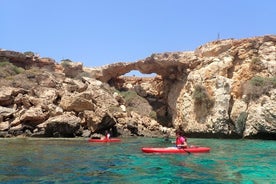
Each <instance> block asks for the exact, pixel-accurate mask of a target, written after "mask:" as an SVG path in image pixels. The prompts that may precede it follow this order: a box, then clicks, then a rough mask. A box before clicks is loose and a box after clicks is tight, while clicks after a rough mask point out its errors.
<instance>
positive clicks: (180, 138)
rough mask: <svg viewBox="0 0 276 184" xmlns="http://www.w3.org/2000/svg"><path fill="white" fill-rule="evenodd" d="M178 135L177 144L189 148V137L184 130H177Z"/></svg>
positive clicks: (179, 146)
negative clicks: (183, 132)
mask: <svg viewBox="0 0 276 184" xmlns="http://www.w3.org/2000/svg"><path fill="white" fill-rule="evenodd" d="M175 135H176V139H175V145H176V147H177V148H187V147H188V144H187V139H186V137H184V136H183V134H182V131H181V130H177V131H176V132H175Z"/></svg>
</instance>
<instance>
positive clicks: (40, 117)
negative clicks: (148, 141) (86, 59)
mask: <svg viewBox="0 0 276 184" xmlns="http://www.w3.org/2000/svg"><path fill="white" fill-rule="evenodd" d="M0 58H2V60H1V62H2V65H1V67H2V69H3V68H4V70H2V71H3V72H2V74H1V75H0V82H1V91H0V132H2V136H10V135H21V134H24V135H27V136H34V135H36V136H38V135H44V136H90V135H91V134H94V133H102V132H103V131H104V130H106V129H110V131H112V132H113V134H114V135H138V136H162V135H165V134H170V135H173V130H174V129H175V128H179V127H180V128H182V129H183V130H184V131H185V132H186V134H187V135H188V136H190V137H192V136H193V137H228V138H242V137H244V138H263V139H274V140H275V139H276V36H275V35H267V36H260V37H253V38H246V39H240V40H235V39H226V40H216V41H213V42H210V43H206V44H204V45H202V46H200V47H198V48H197V49H196V50H195V51H189V52H170V53H160V54H152V55H151V56H150V57H148V58H145V59H143V60H139V61H136V62H130V63H114V64H110V65H106V66H102V67H97V68H86V67H83V66H82V64H81V63H75V62H71V61H70V60H66V61H63V62H62V63H61V64H57V63H55V61H53V60H51V59H49V58H46V59H45V58H39V56H35V55H31V56H30V55H28V54H26V53H25V54H23V53H18V52H14V51H5V50H1V51H0ZM7 61H8V62H10V63H12V64H13V65H14V66H16V67H20V68H23V70H24V71H18V69H17V68H12V70H11V69H10V70H8V69H7ZM1 62H0V64H1ZM15 69H16V70H15ZM132 70H139V71H140V72H141V73H144V74H150V73H155V74H157V76H156V77H152V78H143V77H126V76H123V75H124V74H126V73H128V72H130V71H132ZM19 79H20V80H22V81H24V82H20V81H19Z"/></svg>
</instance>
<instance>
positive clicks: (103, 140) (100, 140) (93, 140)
mask: <svg viewBox="0 0 276 184" xmlns="http://www.w3.org/2000/svg"><path fill="white" fill-rule="evenodd" d="M88 141H89V142H121V139H118V138H110V139H89V140H88Z"/></svg>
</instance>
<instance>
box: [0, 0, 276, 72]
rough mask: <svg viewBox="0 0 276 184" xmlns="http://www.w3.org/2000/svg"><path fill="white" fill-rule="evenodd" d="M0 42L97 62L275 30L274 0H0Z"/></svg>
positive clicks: (2, 45)
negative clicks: (218, 38)
mask: <svg viewBox="0 0 276 184" xmlns="http://www.w3.org/2000/svg"><path fill="white" fill-rule="evenodd" d="M0 3H1V11H0V24H1V29H0V48H2V49H7V50H14V51H19V52H25V51H33V52H35V53H38V54H40V56H41V57H50V58H53V59H55V60H56V62H60V60H62V59H71V60H72V61H75V62H82V63H83V64H84V66H87V67H96V66H102V65H106V64H111V63H115V62H134V61H137V60H139V59H143V58H146V57H148V56H150V55H151V54H152V53H162V52H171V51H188V50H194V49H196V48H197V47H199V46H200V45H202V44H204V43H206V42H209V41H213V40H216V39H217V37H218V34H219V36H220V38H221V39H225V38H236V39H239V38H247V37H253V36H261V35H266V34H275V33H276V24H275V20H276V11H275V8H276V1H275V0H263V1H257V0H0Z"/></svg>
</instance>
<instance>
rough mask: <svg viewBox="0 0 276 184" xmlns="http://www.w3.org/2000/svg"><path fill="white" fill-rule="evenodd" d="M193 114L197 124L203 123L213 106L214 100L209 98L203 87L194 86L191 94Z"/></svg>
mask: <svg viewBox="0 0 276 184" xmlns="http://www.w3.org/2000/svg"><path fill="white" fill-rule="evenodd" d="M193 99H194V112H195V114H196V118H197V121H198V122H204V121H205V117H206V116H207V115H208V114H209V112H210V111H211V109H212V108H213V106H214V103H215V102H214V100H213V99H212V98H211V97H210V95H209V94H208V92H207V90H206V89H205V87H204V86H201V85H196V86H195V90H194V92H193Z"/></svg>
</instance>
